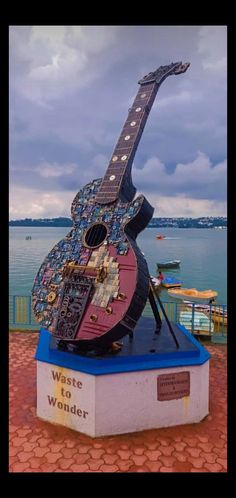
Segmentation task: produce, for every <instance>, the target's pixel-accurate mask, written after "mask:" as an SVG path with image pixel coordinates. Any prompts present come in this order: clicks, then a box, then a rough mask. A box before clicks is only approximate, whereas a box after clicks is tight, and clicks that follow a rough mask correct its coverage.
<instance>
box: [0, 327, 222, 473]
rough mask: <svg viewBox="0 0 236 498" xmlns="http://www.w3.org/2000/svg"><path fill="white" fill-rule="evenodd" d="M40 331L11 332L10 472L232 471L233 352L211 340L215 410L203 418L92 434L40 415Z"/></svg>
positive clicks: (213, 406) (211, 400) (211, 387)
mask: <svg viewBox="0 0 236 498" xmlns="http://www.w3.org/2000/svg"><path fill="white" fill-rule="evenodd" d="M37 341H38V334H37V333H31V332H29V333H23V332H12V333H10V434H9V436H10V442H9V448H10V450H9V457H10V464H9V465H10V467H9V470H10V472H105V473H108V472H111V473H113V472H123V473H124V472H217V473H218V472H227V433H226V430H227V428H226V416H227V384H226V368H227V365H226V364H227V353H226V346H225V345H213V344H210V343H207V344H205V347H206V348H207V349H208V351H209V352H210V353H211V355H212V358H211V360H210V414H209V415H208V416H207V417H206V418H205V419H204V420H203V421H202V422H200V423H199V424H189V425H182V426H177V427H169V428H163V429H152V430H149V431H142V432H138V433H133V434H124V435H121V436H111V437H105V438H96V439H93V438H90V437H89V436H85V435H84V434H81V433H78V432H75V431H72V430H71V429H67V428H65V427H60V426H56V425H51V424H49V423H47V422H44V421H42V420H39V419H38V418H37V417H36V362H35V360H34V354H35V349H36V346H37Z"/></svg>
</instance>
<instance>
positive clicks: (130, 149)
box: [96, 62, 190, 204]
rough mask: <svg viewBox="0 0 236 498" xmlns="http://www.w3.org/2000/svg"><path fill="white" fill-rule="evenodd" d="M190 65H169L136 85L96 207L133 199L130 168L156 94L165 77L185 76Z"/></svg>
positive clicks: (178, 63)
mask: <svg viewBox="0 0 236 498" xmlns="http://www.w3.org/2000/svg"><path fill="white" fill-rule="evenodd" d="M189 65H190V63H189V62H186V63H185V64H182V62H172V63H171V64H169V65H168V66H160V67H159V69H157V70H156V71H154V72H152V73H148V74H147V75H145V76H144V77H143V78H142V79H141V80H140V81H139V84H140V88H139V91H138V93H137V95H136V97H135V99H134V102H133V105H132V107H131V109H129V114H128V117H127V119H126V122H125V124H124V126H123V129H122V132H121V134H120V137H119V139H118V142H117V144H116V146H115V149H114V151H113V154H112V156H111V160H110V162H109V165H108V168H107V171H106V174H105V176H104V178H103V181H102V183H101V187H100V190H99V192H98V194H97V197H96V202H98V203H99V204H108V203H110V202H114V201H115V200H116V199H117V198H120V199H121V200H124V201H131V200H132V199H133V197H134V195H135V192H136V189H135V187H134V186H133V184H132V180H131V166H132V162H133V159H134V156H135V152H136V150H137V147H138V144H139V140H140V138H141V136H142V133H143V130H144V126H145V124H146V121H147V118H148V114H149V112H150V110H151V108H152V105H153V102H154V100H155V97H156V94H157V91H158V89H159V87H160V85H161V83H162V82H163V81H164V80H165V79H166V78H167V77H168V76H170V75H172V74H182V73H185V71H187V69H188V67H189Z"/></svg>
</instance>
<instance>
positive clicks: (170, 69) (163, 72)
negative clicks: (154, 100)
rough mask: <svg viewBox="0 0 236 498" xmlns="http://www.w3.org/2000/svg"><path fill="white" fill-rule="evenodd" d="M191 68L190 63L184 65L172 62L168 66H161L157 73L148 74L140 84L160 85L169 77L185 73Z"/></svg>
mask: <svg viewBox="0 0 236 498" xmlns="http://www.w3.org/2000/svg"><path fill="white" fill-rule="evenodd" d="M189 66H190V62H185V63H184V64H183V63H182V62H172V63H171V64H169V65H168V66H160V67H159V68H158V69H157V70H156V71H154V72H152V73H148V74H146V75H145V76H144V77H143V78H142V79H141V80H139V82H138V83H139V84H140V85H147V83H154V82H155V83H157V84H160V83H162V81H164V79H165V78H167V76H170V75H172V74H181V73H185V71H187V69H188V68H189Z"/></svg>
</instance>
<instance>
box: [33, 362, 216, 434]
mask: <svg viewBox="0 0 236 498" xmlns="http://www.w3.org/2000/svg"><path fill="white" fill-rule="evenodd" d="M179 372H189V374H190V394H189V396H184V397H181V398H179V399H171V400H164V401H160V400H158V388H157V383H158V376H159V375H164V374H173V373H179ZM208 393H209V361H207V362H205V363H204V364H202V365H197V366H189V367H186V366H184V367H177V368H165V369H163V368H161V369H155V370H153V369H152V370H143V371H136V372H124V373H115V374H107V375H90V374H87V373H84V372H79V371H75V370H70V369H68V368H64V367H60V366H57V365H52V364H49V363H44V362H41V361H37V415H38V417H40V418H41V419H44V420H47V421H48V422H52V423H56V424H60V425H63V426H66V427H69V428H71V429H74V430H76V431H79V432H82V433H84V434H87V435H89V436H92V437H96V436H108V435H114V434H123V433H127V432H137V431H141V430H143V429H153V428H158V427H169V426H173V425H180V424H190V423H194V422H199V421H200V420H202V419H203V418H204V417H205V416H206V415H207V414H208V405H209V396H208Z"/></svg>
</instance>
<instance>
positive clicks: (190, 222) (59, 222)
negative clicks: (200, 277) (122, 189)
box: [9, 217, 227, 228]
mask: <svg viewBox="0 0 236 498" xmlns="http://www.w3.org/2000/svg"><path fill="white" fill-rule="evenodd" d="M9 225H10V226H11V227H71V226H73V222H72V220H71V218H63V217H60V218H38V219H32V218H25V219H24V220H11V221H9ZM148 227H156V228H164V227H172V228H226V227H227V218H225V217H201V218H152V220H151V221H150V223H149V225H148Z"/></svg>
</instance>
